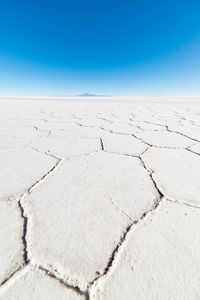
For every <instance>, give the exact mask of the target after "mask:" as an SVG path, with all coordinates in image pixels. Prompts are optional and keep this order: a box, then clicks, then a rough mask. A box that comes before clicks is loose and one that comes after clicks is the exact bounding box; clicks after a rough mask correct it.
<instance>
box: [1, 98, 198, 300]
mask: <svg viewBox="0 0 200 300" xmlns="http://www.w3.org/2000/svg"><path fill="white" fill-rule="evenodd" d="M0 182H1V184H0V299H3V300H29V299H31V300H32V299H33V300H40V299H41V300H46V299H48V300H49V299H50V300H54V299H56V300H71V299H72V300H73V299H77V300H78V299H79V300H80V299H85V300H88V299H90V300H100V299H102V300H103V299H105V300H107V299H108V300H118V299H120V300H132V299H137V300H143V299H144V300H149V299H153V300H154V299H159V300H162V299H163V300H165V299H170V300H177V299H187V300H188V299H189V300H190V299H200V234H199V230H200V99H197V98H149V99H147V98H118V99H114V98H108V99H104V98H100V99H97V98H90V99H85V98H84V99H77V98H74V99H55V98H51V99H50V98H49V99H39V98H37V99H32V98H29V99H9V98H7V99H0Z"/></svg>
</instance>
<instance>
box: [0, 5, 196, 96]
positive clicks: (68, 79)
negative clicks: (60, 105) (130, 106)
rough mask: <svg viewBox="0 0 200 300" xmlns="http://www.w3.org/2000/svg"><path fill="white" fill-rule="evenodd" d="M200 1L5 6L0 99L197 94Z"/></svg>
mask: <svg viewBox="0 0 200 300" xmlns="http://www.w3.org/2000/svg"><path fill="white" fill-rule="evenodd" d="M199 15H200V1H199V0H196V1H194V0H191V1H186V0H182V1H180V0H176V1H174V0H173V1H172V0H168V1H158V0H151V1H150V0H149V1H147V0H143V1H141V0H136V1H134V0H123V1H122V0H107V1H106V0H101V1H100V0H99V1H97V0H93V1H92V0H85V1H83V0H79V1H78V0H70V1H69V0H65V1H64V0H56V1H55V0H48V1H47V0H40V1H39V0H30V1H27V0H24V1H22V0H18V1H17V0H2V1H0V95H2V96H4V95H16V96H30V95H37V96H39V95H41V96H42V95H46V96H52V95H76V94H80V93H85V92H90V93H95V94H110V95H141V96H143V95H146V96H155V95H156V96H158V95H200V17H199Z"/></svg>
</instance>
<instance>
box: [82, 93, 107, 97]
mask: <svg viewBox="0 0 200 300" xmlns="http://www.w3.org/2000/svg"><path fill="white" fill-rule="evenodd" d="M77 97H110V96H109V95H95V94H90V93H84V94H80V95H77Z"/></svg>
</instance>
